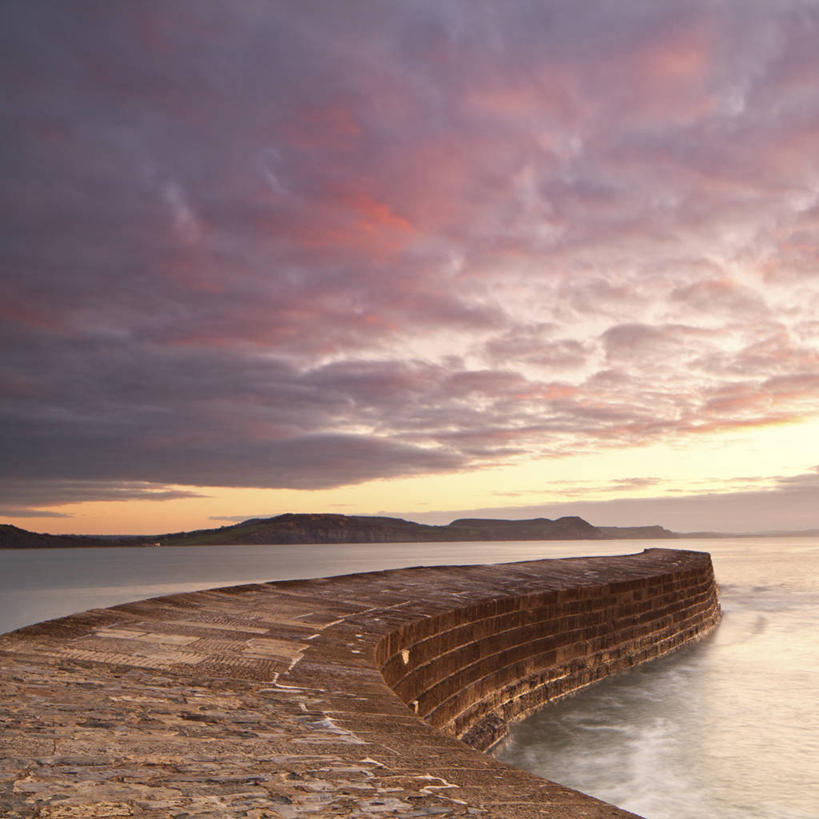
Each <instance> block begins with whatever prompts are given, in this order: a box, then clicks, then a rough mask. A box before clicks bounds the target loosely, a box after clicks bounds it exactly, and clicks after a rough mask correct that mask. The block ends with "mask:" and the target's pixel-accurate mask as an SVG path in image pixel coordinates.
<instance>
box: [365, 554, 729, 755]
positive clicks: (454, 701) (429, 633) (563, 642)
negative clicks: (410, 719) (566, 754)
mask: <svg viewBox="0 0 819 819" xmlns="http://www.w3.org/2000/svg"><path fill="white" fill-rule="evenodd" d="M588 579H591V580H592V581H593V582H592V583H591V584H587V583H582V582H581V583H578V584H576V585H573V586H572V587H569V588H562V589H560V590H556V589H555V590H550V591H540V592H537V593H534V594H532V593H530V594H521V595H516V596H514V597H505V598H501V599H494V600H489V601H486V602H484V603H480V604H477V605H472V606H467V607H464V608H461V609H455V610H452V611H448V612H446V613H444V614H441V615H437V616H435V617H426V618H423V619H420V620H416V621H414V622H412V623H408V624H406V625H404V626H402V627H401V628H399V629H397V630H396V631H394V632H392V633H391V634H389V635H386V636H385V637H383V638H382V639H381V640H380V641H379V643H378V646H377V647H376V661H377V662H378V663H379V664H380V667H381V672H382V674H383V676H384V679H385V681H386V682H387V684H388V685H390V687H391V688H392V689H393V690H394V691H395V692H396V693H397V694H398V696H399V697H401V699H402V700H403V701H404V702H406V703H407V704H408V705H409V706H410V707H411V708H412V710H413V712H414V713H416V714H417V715H418V716H420V717H421V718H423V719H424V720H425V721H426V722H428V723H429V724H430V725H432V726H434V727H436V728H438V729H439V730H441V731H443V732H445V733H447V734H450V735H453V736H456V737H458V738H460V739H463V740H464V741H466V742H468V743H469V744H470V745H472V746H473V747H475V748H479V749H481V750H485V749H486V748H488V747H490V746H491V745H492V744H494V743H495V742H496V741H497V740H498V739H500V738H501V737H502V736H503V734H504V733H505V732H506V725H507V724H508V723H509V722H510V721H513V720H516V719H520V718H521V717H522V716H524V715H525V714H527V713H528V712H530V711H532V710H533V709H536V708H538V707H540V706H542V705H543V704H544V703H545V702H548V701H549V700H552V699H557V698H559V697H563V696H565V695H567V694H570V693H572V692H573V691H576V690H577V689H578V688H581V687H583V686H585V685H588V684H589V683H592V682H594V681H596V680H599V679H601V678H603V677H606V676H608V675H610V674H613V673H615V672H617V671H620V670H623V669H624V668H629V667H631V666H633V665H636V664H639V663H641V662H645V661H646V660H649V659H652V658H654V657H658V656H660V655H662V654H666V653H668V652H669V651H672V650H673V649H675V648H677V647H678V646H680V645H682V644H684V643H687V642H689V641H690V640H692V639H694V638H696V637H697V636H699V635H701V634H702V633H704V632H706V631H708V630H710V629H711V627H712V626H713V625H714V624H715V623H716V622H717V620H718V618H719V604H718V601H717V595H716V588H715V585H714V579H713V575H712V574H711V573H710V571H703V570H702V569H701V567H699V566H698V567H694V568H677V567H675V568H670V570H668V571H665V572H663V573H661V574H658V575H649V576H640V577H636V578H631V579H621V580H613V581H612V582H608V583H604V584H600V583H599V582H598V581H599V576H598V575H596V574H594V575H592V576H591V577H590V578H584V580H588Z"/></svg>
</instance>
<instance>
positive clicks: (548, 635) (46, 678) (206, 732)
mask: <svg viewBox="0 0 819 819" xmlns="http://www.w3.org/2000/svg"><path fill="white" fill-rule="evenodd" d="M718 616H719V607H718V603H717V599H716V590H715V586H714V581H713V574H712V571H711V564H710V559H709V557H708V555H706V554H703V553H695V552H682V551H670V550H654V549H653V550H647V551H645V552H643V553H641V554H638V555H630V556H623V557H605V558H575V559H566V560H545V561H534V562H526V563H516V564H502V565H492V566H462V567H434V568H419V569H402V570H394V571H386V572H372V573H366V574H358V575H349V576H345V577H337V578H326V579H320V580H309V581H287V582H279V583H270V584H252V585H247V586H239V587H232V588H226V589H217V590H212V591H207V592H194V593H189V594H180V595H173V596H170V597H164V598H155V599H153V600H148V601H141V602H138V603H131V604H127V605H123V606H116V607H113V608H110V609H101V610H94V611H90V612H86V613H84V614H81V615H75V616H72V617H67V618H63V619H60V620H55V621H49V622H46V623H42V624H38V625H36V626H31V627H28V628H24V629H21V630H19V631H17V632H13V633H11V634H9V635H5V636H3V637H0V659H1V660H2V662H0V688H1V689H2V690H1V691H0V693H1V694H2V720H3V734H2V738H1V739H0V744H2V754H0V756H2V758H3V762H2V765H0V777H2V795H0V813H2V815H4V816H5V815H8V816H48V817H54V819H57V817H61V816H62V817H68V816H148V817H169V816H173V817H183V816H188V817H192V816H247V817H291V816H309V815H314V816H379V815H383V816H399V815H404V816H425V815H450V816H457V815H464V816H467V815H471V816H487V817H490V816H491V817H513V816H514V817H528V816H624V815H629V814H626V812H624V811H620V810H618V809H617V808H614V807H613V806H610V805H607V804H605V803H602V802H599V801H597V800H594V799H592V798H590V797H587V796H584V795H583V794H580V793H578V792H576V791H572V790H570V789H568V788H564V787H562V786H560V785H558V784H555V783H551V782H548V781H546V780H543V779H539V778H537V777H534V776H532V775H530V774H526V773H524V772H522V771H517V770H515V769H511V768H508V767H506V766H504V765H503V764H501V763H499V762H497V761H496V760H494V759H492V758H491V757H489V756H486V755H484V754H480V753H478V752H477V751H476V750H474V748H485V747H488V746H489V745H491V743H492V742H494V741H495V740H496V739H497V738H498V737H500V736H501V735H502V734H503V732H504V730H505V726H506V725H507V724H508V722H509V721H510V720H513V719H516V718H518V717H520V716H521V715H523V714H524V713H526V712H528V711H530V710H532V709H533V708H536V707H538V706H539V705H540V704H542V703H543V702H546V701H547V700H549V699H551V698H555V697H558V696H562V695H565V694H566V693H569V692H571V691H572V690H575V689H576V688H578V687H581V686H583V685H586V684H588V683H589V682H592V681H594V680H595V679H598V678H600V677H602V676H606V675H607V674H610V673H613V672H615V671H617V670H618V669H620V668H624V667H627V666H630V665H634V664H636V663H639V662H642V661H644V660H646V659H650V658H651V657H654V656H659V655H660V654H663V653H666V652H668V651H670V650H672V649H673V648H675V647H677V646H679V645H681V644H683V643H685V642H688V641H690V640H692V639H695V638H696V637H698V636H700V635H702V634H704V633H705V632H707V631H708V630H710V629H711V628H712V627H713V626H714V625H715V623H716V622H717V619H718ZM416 715H417V716H416ZM419 717H421V718H422V719H423V720H424V721H422V719H419ZM459 737H460V738H462V739H464V740H465V742H461V741H459V739H458V738H459ZM466 743H468V744H466ZM470 745H471V746H472V747H469V746H470Z"/></svg>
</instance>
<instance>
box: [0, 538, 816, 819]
mask: <svg viewBox="0 0 819 819" xmlns="http://www.w3.org/2000/svg"><path fill="white" fill-rule="evenodd" d="M647 546H660V547H664V548H681V549H693V550H698V551H707V552H710V553H711V556H712V559H713V562H714V568H715V572H716V576H717V582H718V583H719V587H720V601H721V605H722V611H723V619H722V622H721V623H720V625H719V627H718V628H717V629H716V630H715V631H714V632H713V633H712V634H711V636H709V637H707V638H705V639H703V640H701V641H700V642H698V643H696V644H694V645H691V646H688V647H686V648H683V649H681V650H680V651H678V652H675V653H674V654H672V655H670V656H668V657H664V658H661V659H658V660H655V661H652V662H650V663H646V664H645V665H642V666H640V667H638V668H636V669H632V670H630V671H627V672H624V673H622V674H618V675H617V676H615V677H612V678H609V679H607V680H604V681H602V682H600V683H597V684H595V685H592V686H589V687H588V688H586V689H584V690H583V691H581V692H579V693H577V694H575V695H574V696H572V697H568V698H566V699H564V700H562V701H559V702H556V703H551V704H549V705H547V706H545V707H544V708H543V709H541V710H540V711H538V712H536V713H534V714H532V715H530V716H528V717H527V718H526V719H524V720H523V721H521V722H519V723H517V724H515V725H514V726H513V727H512V730H511V731H510V733H509V735H508V736H507V738H506V739H504V740H503V741H502V742H501V743H499V744H498V745H497V746H496V747H495V748H494V749H493V750H492V753H493V754H494V755H495V756H496V757H497V758H498V759H500V760H503V761H504V762H506V763H508V764H510V765H514V766H517V767H519V768H524V769H525V770H528V771H531V772H533V773H536V774H538V775H540V776H544V777H546V778H548V779H552V780H555V781H557V782H560V783H562V784H564V785H568V786H570V787H573V788H577V789H579V790H581V791H584V792H585V793H588V794H592V795H593V796H597V797H598V798H600V799H603V800H605V801H607V802H612V803H614V804H616V805H619V806H620V807H622V808H626V809H627V810H630V811H633V812H634V813H637V814H639V815H641V816H644V817H647V819H711V818H712V817H713V818H714V819H749V818H750V817H764V818H765V819H797V817H799V818H800V819H803V818H805V817H811V819H817V817H819V538H805V537H781V538H719V539H685V540H662V541H658V542H656V543H655V542H642V541H635V540H627V541H623V540H620V541H618V540H608V541H577V540H573V541H522V542H484V543H372V544H333V545H324V544H320V545H319V544H316V545H299V546H255V545H254V546H198V547H133V548H115V547H112V548H95V549H42V550H23V549H0V632H5V631H10V630H12V629H15V628H18V627H20V626H23V625H27V624H30V623H35V622H39V621H41V620H46V619H50V618H53V617H60V616H63V615H66V614H71V613H74V612H78V611H84V610H86V609H89V608H97V607H101V606H110V605H114V604H116V603H124V602H127V601H130V600H137V599H144V598H147V597H154V596H157V595H163V594H172V593H177V592H181V591H194V590H196V589H205V588H213V587H218V586H227V585H235V584H239V583H250V582H259V581H268V580H289V579H296V578H308V577H322V576H328V575H339V574H348V573H352V572H362V571H373V570H378V569H390V568H399V567H405V566H434V565H447V564H450V565H458V564H461V565H465V564H478V563H503V562H509V561H518V560H535V559H540V558H556V557H577V556H581V555H611V554H629V553H633V552H637V551H640V550H641V549H642V548H644V547H647Z"/></svg>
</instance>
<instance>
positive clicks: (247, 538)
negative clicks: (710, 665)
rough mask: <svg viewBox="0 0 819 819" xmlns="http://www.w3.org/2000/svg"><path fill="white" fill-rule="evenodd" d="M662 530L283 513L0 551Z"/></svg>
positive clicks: (12, 537) (24, 543)
mask: <svg viewBox="0 0 819 819" xmlns="http://www.w3.org/2000/svg"><path fill="white" fill-rule="evenodd" d="M673 536H674V534H673V532H669V531H668V530H667V529H663V528H662V527H661V526H638V527H611V526H607V527H597V526H592V525H591V524H590V523H588V522H587V521H585V520H583V519H582V518H578V517H564V518H558V519H557V520H548V519H547V518H534V519H532V520H491V519H482V518H462V519H460V520H454V521H452V523H449V524H447V525H446V526H428V525H426V524H423V523H414V522H413V521H409V520H402V519H401V518H386V517H365V516H359V515H325V514H285V515H279V516H278V517H274V518H256V519H253V520H246V521H244V522H243V523H237V524H235V525H233V526H222V527H220V528H218V529H201V530H198V531H195V532H176V533H171V534H165V535H150V536H147V535H146V536H140V537H118V538H104V537H99V536H97V537H88V536H83V535H47V534H38V533H36V532H28V531H26V530H25V529H19V528H17V527H16V526H9V525H0V548H48V547H71V546H73V547H77V546H137V545H146V544H150V545H157V544H161V545H162V546H204V545H225V546H230V545H240V544H286V543H293V544H299V543H412V542H446V541H450V542H451V541H471V540H600V539H604V538H666V537H673Z"/></svg>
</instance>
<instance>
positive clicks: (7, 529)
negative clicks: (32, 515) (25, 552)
mask: <svg viewBox="0 0 819 819" xmlns="http://www.w3.org/2000/svg"><path fill="white" fill-rule="evenodd" d="M145 540H146V538H144V537H100V536H93V535H44V534H40V533H39V532H29V531H28V530H27V529H20V528H19V527H18V526H12V525H11V524H8V523H0V549H49V548H54V547H63V548H65V547H75V548H76V547H78V546H85V547H89V546H140V545H142V544H143V543H144V542H145Z"/></svg>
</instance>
